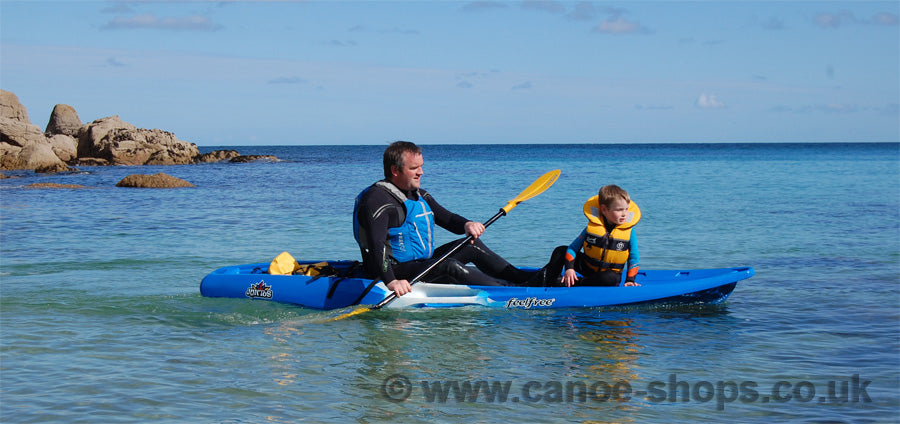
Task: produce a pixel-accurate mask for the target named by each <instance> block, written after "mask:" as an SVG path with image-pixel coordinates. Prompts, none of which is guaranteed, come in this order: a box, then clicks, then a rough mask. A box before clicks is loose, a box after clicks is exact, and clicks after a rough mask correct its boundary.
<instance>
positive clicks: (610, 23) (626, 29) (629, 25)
mask: <svg viewBox="0 0 900 424" xmlns="http://www.w3.org/2000/svg"><path fill="white" fill-rule="evenodd" d="M594 32H596V33H599V34H647V33H649V32H650V30H648V29H647V28H644V27H643V26H642V25H641V23H640V22H636V21H629V20H627V19H625V18H622V17H616V18H607V19H605V20H604V21H603V22H600V25H597V26H596V27H594Z"/></svg>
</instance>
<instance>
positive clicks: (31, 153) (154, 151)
mask: <svg viewBox="0 0 900 424" xmlns="http://www.w3.org/2000/svg"><path fill="white" fill-rule="evenodd" d="M236 159H237V160H236ZM258 160H276V161H277V160H278V159H277V158H275V157H274V156H241V155H240V154H239V153H238V152H236V151H234V150H218V151H215V152H211V153H207V154H204V155H201V154H200V151H199V149H198V148H197V145H196V144H194V143H189V142H186V141H182V140H179V139H178V138H177V137H176V136H175V134H173V133H171V132H168V131H163V130H158V129H149V130H148V129H143V128H138V127H136V126H134V125H132V124H129V123H127V122H125V121H123V120H122V119H121V118H119V117H118V116H110V117H106V118H101V119H97V120H95V121H93V122H90V123H87V124H82V122H81V118H79V117H78V113H77V112H75V108H73V107H72V106H69V105H64V104H58V105H56V107H54V108H53V112H52V113H51V115H50V120H49V122H48V123H47V128H46V129H45V130H44V131H41V129H40V128H39V127H38V126H36V125H34V124H32V123H31V121H30V120H29V118H28V112H27V111H26V110H25V106H23V105H22V104H21V102H19V98H18V97H16V95H15V94H13V93H11V92H9V91H6V90H0V169H8V170H14V169H31V170H35V171H38V172H63V171H69V170H72V169H73V168H70V167H69V165H80V166H102V165H183V164H192V163H199V162H222V161H232V162H250V161H258Z"/></svg>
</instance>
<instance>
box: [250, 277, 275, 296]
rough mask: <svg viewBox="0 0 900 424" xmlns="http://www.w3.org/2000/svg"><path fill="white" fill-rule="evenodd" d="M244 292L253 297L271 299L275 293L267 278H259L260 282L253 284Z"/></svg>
mask: <svg viewBox="0 0 900 424" xmlns="http://www.w3.org/2000/svg"><path fill="white" fill-rule="evenodd" d="M244 294H245V295H246V296H247V297H249V298H251V299H252V298H260V299H271V298H272V294H273V293H272V286H270V285H268V284H266V282H265V280H259V282H258V283H254V284H251V285H250V288H248V289H247V291H245V292H244Z"/></svg>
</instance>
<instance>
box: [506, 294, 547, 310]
mask: <svg viewBox="0 0 900 424" xmlns="http://www.w3.org/2000/svg"><path fill="white" fill-rule="evenodd" d="M554 302H556V298H555V297H554V298H550V299H538V298H536V297H526V298H524V299H517V298H515V297H513V298H511V299H509V300H507V301H506V307H507V308H523V309H531V307H535V306H536V307H539V308H546V307H550V306H553V303H554Z"/></svg>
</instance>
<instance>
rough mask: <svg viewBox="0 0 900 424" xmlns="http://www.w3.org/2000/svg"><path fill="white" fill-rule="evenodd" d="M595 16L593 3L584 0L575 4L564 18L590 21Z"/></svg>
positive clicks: (595, 10) (595, 9)
mask: <svg viewBox="0 0 900 424" xmlns="http://www.w3.org/2000/svg"><path fill="white" fill-rule="evenodd" d="M596 17H597V8H595V7H594V4H593V3H591V2H586V1H583V2H580V3H577V4H575V7H574V8H573V9H572V11H571V12H569V14H567V15H566V18H568V19H570V20H573V21H592V20H594V18H596Z"/></svg>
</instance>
